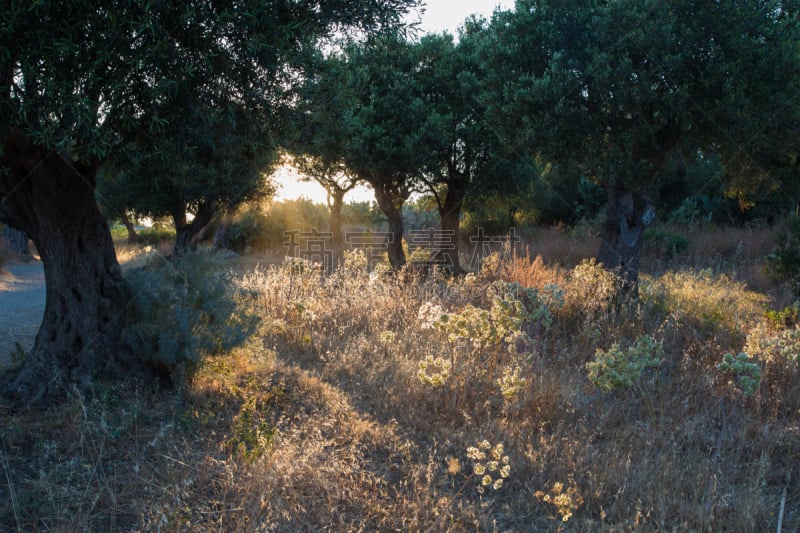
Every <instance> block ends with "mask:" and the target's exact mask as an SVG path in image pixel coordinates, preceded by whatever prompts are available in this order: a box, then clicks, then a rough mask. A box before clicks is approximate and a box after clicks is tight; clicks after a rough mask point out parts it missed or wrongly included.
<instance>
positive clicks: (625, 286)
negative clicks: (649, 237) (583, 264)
mask: <svg viewBox="0 0 800 533" xmlns="http://www.w3.org/2000/svg"><path fill="white" fill-rule="evenodd" d="M654 216H655V210H654V209H653V207H652V206H651V205H650V204H649V203H648V202H647V200H646V199H645V198H644V197H643V196H641V195H638V194H635V193H633V192H631V191H628V190H621V189H612V190H610V191H609V193H608V206H607V211H606V223H605V226H604V227H603V233H602V235H601V239H602V240H601V243H600V253H599V256H598V260H599V261H600V262H601V263H603V266H605V268H606V269H608V270H610V271H612V272H614V273H615V274H616V275H617V276H618V277H619V279H620V283H621V288H622V294H623V296H627V297H632V298H636V297H638V295H639V260H640V257H641V252H642V238H643V234H644V230H645V228H647V226H649V225H650V224H651V223H652V222H653V218H654Z"/></svg>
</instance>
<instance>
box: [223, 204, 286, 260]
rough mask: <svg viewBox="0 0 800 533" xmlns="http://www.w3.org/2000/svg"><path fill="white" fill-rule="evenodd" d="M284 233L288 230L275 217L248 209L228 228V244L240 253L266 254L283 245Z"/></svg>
mask: <svg viewBox="0 0 800 533" xmlns="http://www.w3.org/2000/svg"><path fill="white" fill-rule="evenodd" d="M284 231H286V228H285V227H284V225H283V224H281V222H280V221H279V220H276V219H275V217H268V216H267V215H265V214H264V213H262V212H261V211H260V210H258V209H248V210H246V211H244V212H242V213H240V214H239V215H237V216H236V218H234V220H233V222H231V224H230V226H228V244H229V246H230V249H231V250H233V251H235V252H238V253H244V252H247V251H257V252H265V251H266V250H267V249H268V248H272V247H274V246H281V245H282V244H283V232H284Z"/></svg>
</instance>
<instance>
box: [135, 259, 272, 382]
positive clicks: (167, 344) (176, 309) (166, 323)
mask: <svg viewBox="0 0 800 533" xmlns="http://www.w3.org/2000/svg"><path fill="white" fill-rule="evenodd" d="M223 259H224V256H223V254H210V253H208V252H191V253H187V254H184V255H182V256H181V257H180V258H177V259H173V260H169V259H165V258H163V257H155V258H153V259H152V260H151V261H150V262H149V263H148V264H147V265H146V266H145V267H143V268H141V269H137V270H133V271H131V272H130V273H129V274H128V281H129V283H130V285H131V288H132V290H133V295H134V296H133V306H132V311H131V315H130V321H129V323H128V325H127V326H126V327H125V328H124V330H123V333H122V340H123V344H124V345H125V346H126V347H128V348H129V349H131V350H132V351H133V352H134V353H135V354H136V355H137V356H138V357H139V358H141V359H142V360H143V361H146V362H148V363H151V364H153V365H154V366H157V367H161V368H164V369H166V370H168V371H170V372H171V371H174V370H175V369H176V368H178V367H179V366H181V365H184V364H187V363H188V364H193V363H197V362H198V361H199V360H200V357H201V356H202V355H204V354H220V353H224V352H225V351H227V350H230V349H232V348H234V347H236V346H239V345H242V344H243V343H244V342H245V341H246V340H247V339H248V338H249V337H250V336H251V335H253V334H254V333H255V331H256V330H257V327H258V323H259V320H258V318H257V317H256V316H255V314H253V313H252V312H251V309H250V305H249V302H250V298H249V296H248V294H247V293H246V292H245V291H243V290H242V289H241V288H240V285H239V283H238V281H237V280H236V279H235V277H234V276H233V274H232V273H231V272H229V271H227V270H226V269H225V267H224V265H223V263H222V260H223Z"/></svg>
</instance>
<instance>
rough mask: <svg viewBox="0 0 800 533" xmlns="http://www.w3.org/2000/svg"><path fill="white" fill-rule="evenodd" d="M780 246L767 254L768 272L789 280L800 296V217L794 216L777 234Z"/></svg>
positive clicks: (782, 279) (781, 279)
mask: <svg viewBox="0 0 800 533" xmlns="http://www.w3.org/2000/svg"><path fill="white" fill-rule="evenodd" d="M775 242H776V243H777V245H778V247H777V248H776V249H775V251H773V252H772V253H771V254H770V255H768V256H767V272H768V273H769V275H770V276H771V277H772V278H774V279H775V280H778V281H787V282H789V285H790V286H791V289H792V292H793V293H794V294H795V296H800V217H792V218H790V219H789V220H788V221H787V222H786V226H785V227H784V228H783V229H782V230H780V231H779V232H778V233H776V235H775Z"/></svg>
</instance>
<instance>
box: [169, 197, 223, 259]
mask: <svg viewBox="0 0 800 533" xmlns="http://www.w3.org/2000/svg"><path fill="white" fill-rule="evenodd" d="M216 207H217V203H216V202H203V203H202V204H200V207H198V208H197V213H196V214H195V216H194V218H193V219H192V221H191V222H189V223H187V222H186V208H185V207H183V205H181V206H179V207H177V208H175V209H173V210H172V220H173V221H174V223H175V247H174V248H173V250H172V253H173V255H180V254H181V253H183V252H187V251H191V250H196V249H197V245H198V243H199V242H200V241H201V240H202V237H203V230H205V229H206V228H207V227H208V226H209V224H211V220H212V219H213V218H214V213H215V212H216Z"/></svg>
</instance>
